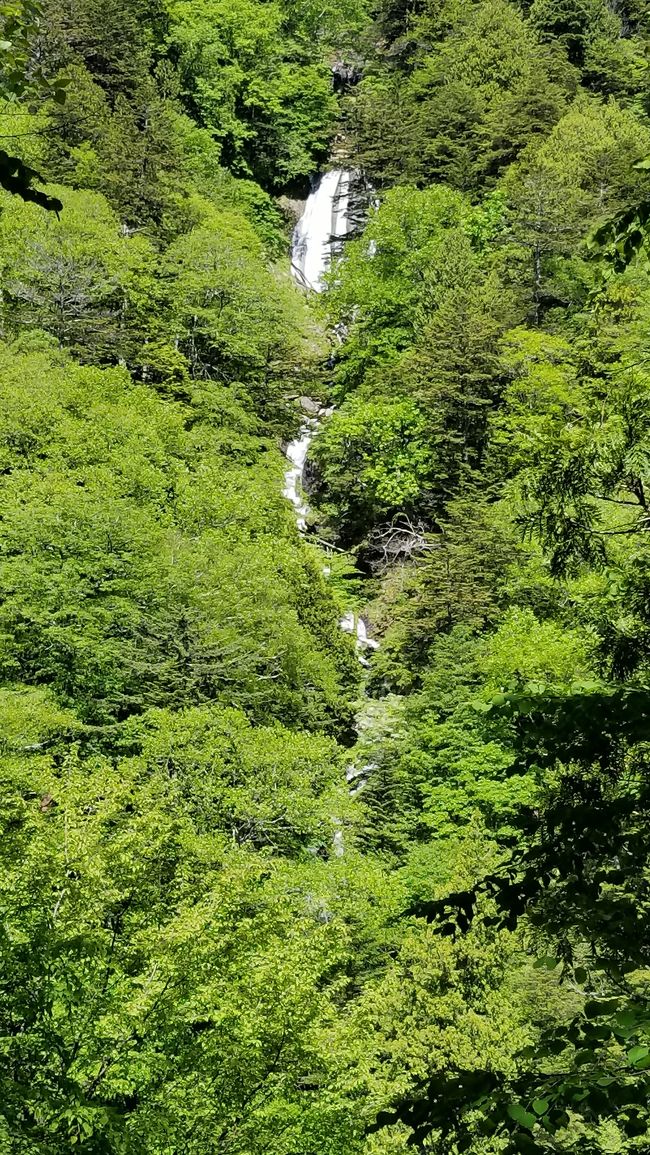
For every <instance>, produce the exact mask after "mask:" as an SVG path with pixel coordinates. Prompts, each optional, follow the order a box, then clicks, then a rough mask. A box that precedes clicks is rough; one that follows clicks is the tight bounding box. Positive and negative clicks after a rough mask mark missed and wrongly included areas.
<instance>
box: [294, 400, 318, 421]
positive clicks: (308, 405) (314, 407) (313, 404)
mask: <svg viewBox="0 0 650 1155" xmlns="http://www.w3.org/2000/svg"><path fill="white" fill-rule="evenodd" d="M299 404H300V408H301V409H303V410H304V411H305V413H308V414H309V416H310V417H317V416H318V414H319V413H320V410H321V405H320V401H314V399H313V397H301V398H300V399H299Z"/></svg>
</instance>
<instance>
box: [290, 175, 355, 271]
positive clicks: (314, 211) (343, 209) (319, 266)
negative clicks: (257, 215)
mask: <svg viewBox="0 0 650 1155" xmlns="http://www.w3.org/2000/svg"><path fill="white" fill-rule="evenodd" d="M351 179H352V173H351V172H348V171H347V170H346V169H340V168H334V169H332V170H331V171H330V172H326V173H324V174H323V176H321V177H320V179H319V180H318V181H317V183H316V184H315V186H314V188H313V189H312V191H311V193H310V194H309V197H308V200H307V204H306V205H305V211H304V213H303V214H302V216H301V218H300V220H299V221H298V224H297V225H296V227H295V229H294V233H293V250H292V254H291V269H292V272H293V275H294V277H295V278H296V280H297V281H298V283H299V284H301V285H304V287H305V288H307V289H313V290H314V291H315V292H316V293H320V292H322V290H323V288H324V285H323V277H324V276H325V273H326V272H327V270H328V268H329V266H330V264H331V262H332V257H333V256H334V255H335V254H336V253H337V252H338V251H339V249H340V241H341V239H342V238H344V237H346V236H347V234H348V232H349V231H350V222H349V216H348V210H349V205H350V181H351Z"/></svg>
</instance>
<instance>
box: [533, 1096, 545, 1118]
mask: <svg viewBox="0 0 650 1155" xmlns="http://www.w3.org/2000/svg"><path fill="white" fill-rule="evenodd" d="M532 1107H533V1111H534V1112H535V1114H536V1115H545V1114H546V1112H547V1111H548V1107H549V1102H548V1099H533V1103H532Z"/></svg>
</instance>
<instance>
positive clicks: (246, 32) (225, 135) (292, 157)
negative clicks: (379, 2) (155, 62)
mask: <svg viewBox="0 0 650 1155" xmlns="http://www.w3.org/2000/svg"><path fill="white" fill-rule="evenodd" d="M347 7H348V12H349V18H350V19H352V20H355V19H358V15H359V12H360V8H356V6H355V5H354V4H349V5H348V6H347ZM348 12H341V11H340V9H339V8H338V6H334V5H329V6H327V5H325V6H323V5H318V6H316V5H313V4H304V5H302V4H293V3H280V2H277V0H274V2H272V3H264V4H261V3H259V0H237V2H236V3H233V0H223V2H219V0H173V2H170V3H169V5H168V13H169V19H170V32H169V45H170V49H171V52H172V55H173V57H174V58H175V59H177V60H178V67H179V74H180V81H181V85H182V90H183V92H184V93H185V94H186V95H187V96H188V98H189V99H190V100H191V102H192V105H193V107H194V108H196V109H197V111H198V113H199V116H200V118H201V122H202V123H203V124H204V125H205V126H206V127H207V128H209V129H210V131H211V133H212V134H213V135H214V137H215V139H216V140H218V141H219V143H220V144H221V150H222V151H221V156H222V160H223V162H224V163H226V164H227V165H229V166H232V167H233V169H234V171H235V172H237V173H238V174H240V175H252V176H254V177H255V179H256V180H259V181H261V183H262V184H264V185H265V186H267V187H269V186H270V187H278V186H279V187H281V186H282V185H284V184H286V183H287V182H288V181H291V180H294V179H295V178H299V177H306V176H308V175H309V174H310V173H311V172H312V171H313V168H314V164H315V161H316V160H318V159H320V158H322V157H324V156H325V154H326V151H327V145H328V142H329V138H330V136H331V133H332V131H333V128H334V122H335V117H336V111H337V105H336V101H335V99H334V96H333V94H332V91H331V83H330V77H329V75H328V68H327V64H326V54H327V49H328V46H329V44H330V43H331V38H332V36H333V35H334V34H339V33H340V27H341V23H342V22H344V21H345V19H346V16H348ZM319 42H320V43H319ZM337 46H338V45H337Z"/></svg>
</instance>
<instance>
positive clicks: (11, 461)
mask: <svg viewBox="0 0 650 1155" xmlns="http://www.w3.org/2000/svg"><path fill="white" fill-rule="evenodd" d="M3 394H4V397H3V413H4V430H3V443H4V447H5V463H4V472H5V476H4V484H5V496H4V501H3V518H2V539H3V546H2V567H3V578H2V581H3V588H4V589H5V598H4V602H3V610H2V632H3V638H4V644H3V658H2V666H3V672H4V676H5V678H8V679H10V680H13V679H19V680H23V681H24V680H28V681H33V682H36V683H46V684H50V685H52V686H54V687H55V688H56V689H57V691H58V693H59V694H60V695H61V696H62V698H63V699H64V700H65V701H68V702H75V703H76V704H77V706H78V708H79V709H80V711H81V713H82V714H83V716H84V717H85V718H86V719H87V720H89V721H93V722H95V723H101V724H107V723H110V722H112V721H114V720H117V719H120V718H123V717H125V716H126V715H128V714H129V713H131V712H133V711H140V710H142V709H143V708H144V707H146V706H148V705H163V704H166V703H168V702H176V703H177V704H181V703H182V702H191V701H206V700H215V699H218V700H220V701H222V702H224V703H228V704H237V705H241V706H243V708H244V709H246V710H248V711H250V712H251V713H252V714H253V715H255V716H257V717H260V718H264V717H267V716H269V714H270V715H271V716H275V717H282V718H283V719H284V720H285V721H286V722H288V723H289V724H302V725H306V724H309V723H311V724H316V725H317V726H318V725H319V724H321V725H325V726H326V727H328V728H329V727H330V726H331V725H332V723H333V721H334V718H335V717H336V716H339V717H340V716H341V715H340V710H341V707H343V717H345V706H344V703H343V701H341V700H340V699H339V694H340V682H339V676H340V674H338V673H337V668H338V669H339V670H340V673H343V671H346V673H344V674H343V676H344V677H347V678H349V677H350V672H351V665H352V659H351V657H349V656H348V654H347V650H346V647H345V645H344V642H343V639H339V638H338V636H337V632H336V630H335V627H334V625H333V624H332V626H331V627H330V629H329V635H330V637H331V639H332V646H333V649H332V652H331V655H330V656H329V657H326V656H325V655H324V654H323V653H320V652H319V651H318V650H317V649H315V648H314V643H313V636H314V635H313V634H312V631H313V630H316V631H317V633H318V638H319V646H320V645H322V644H323V642H324V631H325V632H327V629H326V625H325V621H326V620H327V619H325V621H324V620H323V619H322V614H323V612H324V613H325V614H327V610H326V609H325V607H326V605H327V595H326V593H325V591H324V589H323V587H322V585H321V582H320V580H319V578H318V577H317V575H316V573H315V571H313V570H312V569H311V566H310V565H309V563H308V561H307V559H301V558H298V557H296V555H295V553H294V551H293V547H292V545H291V530H290V527H289V524H288V515H287V514H286V511H285V509H284V505H283V503H282V500H281V498H280V497H279V492H280V488H281V487H280V476H281V473H280V463H279V461H277V460H275V459H271V457H270V455H269V454H268V448H267V446H266V445H265V444H264V442H261V443H257V445H256V443H255V442H254V441H253V442H250V443H249V446H248V447H247V453H250V452H251V450H253V449H254V448H255V449H256V456H257V458H258V465H257V467H256V468H254V469H250V468H249V470H246V469H244V468H242V465H241V464H238V463H237V461H236V459H235V461H234V462H228V460H227V459H224V457H223V456H222V454H221V452H220V450H219V439H217V440H216V443H215V439H214V436H213V435H212V434H211V430H210V427H209V426H207V427H204V428H203V429H201V427H197V426H196V425H193V426H192V427H191V428H188V427H187V426H188V423H189V421H190V417H191V413H190V411H188V410H183V409H182V408H181V407H180V406H170V405H169V403H163V402H160V401H158V400H157V399H156V397H155V395H154V394H152V393H151V392H150V391H149V390H147V389H146V388H143V387H134V386H132V385H131V384H130V382H129V379H128V377H127V375H126V374H125V373H124V372H122V371H112V372H104V373H102V372H99V371H96V370H82V369H75V368H73V367H72V366H71V365H70V364H69V363H66V362H65V361H63V362H62V363H61V364H60V365H57V363H56V361H54V362H53V361H52V359H51V358H50V357H48V356H47V355H41V356H40V357H36V356H32V357H23V358H13V359H9V361H8V366H7V368H6V370H5V376H4V382H3ZM26 416H27V417H28V418H29V420H28V421H27V422H26V420H25V418H26ZM253 558H254V564H253ZM306 590H308V591H310V592H309V599H307V598H306V597H305V591H306ZM330 612H331V611H330ZM310 639H312V640H310ZM305 646H306V648H305ZM323 693H324V695H325V697H324V699H323V698H322V697H321V695H322V694H323ZM337 699H339V700H338V701H337ZM319 703H320V704H319ZM323 708H324V710H325V713H322V710H323ZM317 716H320V723H319V722H318V721H317Z"/></svg>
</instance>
